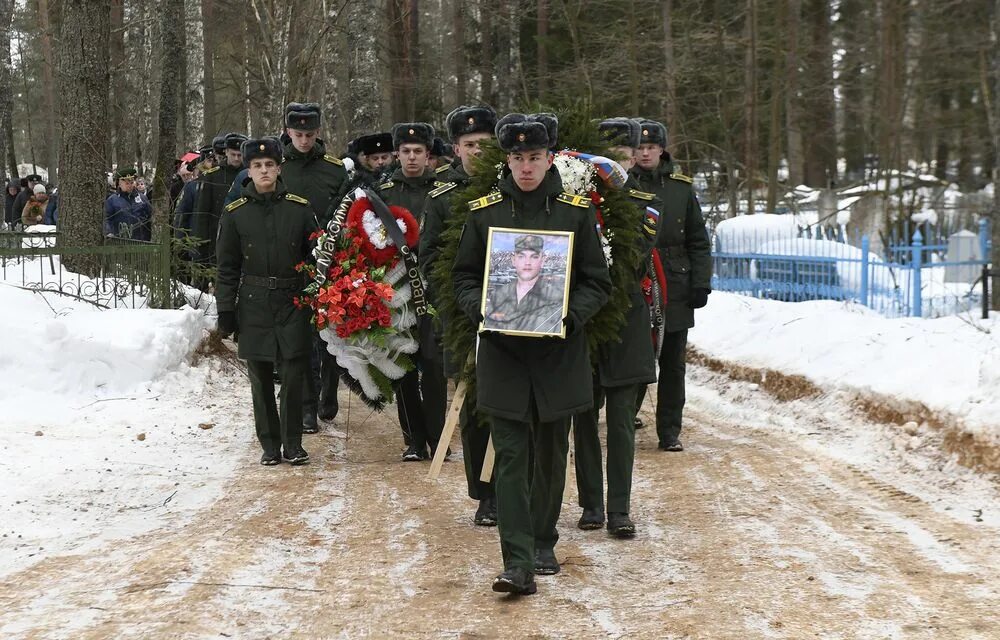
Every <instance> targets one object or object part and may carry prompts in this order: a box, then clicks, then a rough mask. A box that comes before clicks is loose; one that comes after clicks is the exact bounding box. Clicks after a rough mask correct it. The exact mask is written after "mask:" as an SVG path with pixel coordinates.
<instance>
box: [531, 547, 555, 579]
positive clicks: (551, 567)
mask: <svg viewBox="0 0 1000 640" xmlns="http://www.w3.org/2000/svg"><path fill="white" fill-rule="evenodd" d="M557 573H559V561H558V560H556V552H555V551H553V550H552V549H535V574H536V575H539V576H554V575H556V574H557Z"/></svg>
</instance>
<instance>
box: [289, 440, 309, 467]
mask: <svg viewBox="0 0 1000 640" xmlns="http://www.w3.org/2000/svg"><path fill="white" fill-rule="evenodd" d="M285 460H287V461H288V464H294V465H300V464H306V463H307V462H309V454H308V453H306V450H305V449H303V448H302V446H301V445H300V446H293V447H287V448H286V449H285Z"/></svg>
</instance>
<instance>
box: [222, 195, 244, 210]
mask: <svg viewBox="0 0 1000 640" xmlns="http://www.w3.org/2000/svg"><path fill="white" fill-rule="evenodd" d="M246 203H247V199H246V198H245V197H244V198H240V199H239V200H233V201H232V202H230V203H229V204H227V205H226V211H232V210H233V209H238V208H240V207H242V206H243V205H245V204H246Z"/></svg>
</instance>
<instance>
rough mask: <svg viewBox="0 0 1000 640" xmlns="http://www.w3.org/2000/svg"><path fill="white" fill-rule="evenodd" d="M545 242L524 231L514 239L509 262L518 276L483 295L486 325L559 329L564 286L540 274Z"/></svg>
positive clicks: (546, 330)
mask: <svg viewBox="0 0 1000 640" xmlns="http://www.w3.org/2000/svg"><path fill="white" fill-rule="evenodd" d="M544 248H545V241H544V240H543V239H542V237H541V236H537V235H531V234H525V235H521V236H517V237H516V238H515V239H514V256H513V257H512V258H511V264H512V265H513V266H514V271H515V272H516V274H517V277H516V278H514V279H513V280H511V281H510V282H507V283H505V284H503V285H501V286H499V287H497V289H496V290H495V291H493V292H489V291H487V294H486V314H485V316H486V318H485V320H483V322H484V324H485V328H487V329H489V330H491V331H507V332H511V331H524V332H529V333H558V332H560V331H561V330H562V317H563V290H564V288H563V286H562V283H557V282H554V281H553V280H552V279H551V278H548V277H545V276H542V267H543V265H544V259H545V254H544V253H543V249H544Z"/></svg>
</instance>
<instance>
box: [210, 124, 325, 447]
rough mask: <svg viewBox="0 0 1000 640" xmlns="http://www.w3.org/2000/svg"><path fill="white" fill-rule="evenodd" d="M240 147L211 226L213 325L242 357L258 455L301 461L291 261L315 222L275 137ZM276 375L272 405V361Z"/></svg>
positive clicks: (305, 317)
mask: <svg viewBox="0 0 1000 640" xmlns="http://www.w3.org/2000/svg"><path fill="white" fill-rule="evenodd" d="M242 152H243V154H244V156H243V157H244V158H246V160H247V163H248V166H249V170H250V182H248V183H247V184H246V185H245V186H244V187H243V196H242V197H241V198H240V199H239V200H236V201H235V202H232V203H230V204H229V205H228V206H227V207H226V212H225V214H224V215H223V217H222V220H221V222H220V226H219V242H218V265H219V276H218V290H217V294H216V300H217V304H218V308H219V331H220V332H221V333H222V334H223V335H228V334H231V333H237V334H238V336H239V357H240V358H242V359H244V360H246V361H247V370H248V372H249V374H250V389H251V392H252V394H253V415H254V423H255V425H256V429H257V438H258V440H260V445H261V447H262V448H263V450H264V453H263V455H262V456H261V459H260V463H261V464H263V465H275V464H278V463H279V462H281V459H282V455H283V456H284V458H285V460H287V461H288V462H290V463H292V464H305V463H306V462H308V461H309V454H307V453H306V451H305V449H303V448H302V389H303V386H304V382H305V375H306V369H307V367H308V365H309V353H310V351H311V349H312V346H313V342H312V331H311V329H310V326H309V310H308V309H307V308H303V309H300V308H297V307H296V306H295V304H294V302H293V298H294V297H295V296H296V295H298V293H299V292H300V291H301V290H302V288H303V287H304V286H305V282H304V280H303V277H302V275H301V274H299V273H297V272H296V271H295V266H296V265H297V264H299V263H300V262H302V261H304V260H309V259H310V254H311V252H312V242H311V241H310V239H309V237H310V235H312V233H313V232H314V231H316V229H317V228H318V227H319V224H318V222H317V220H316V216H314V215H313V212H312V208H311V207H310V206H309V201H308V200H306V199H305V198H303V197H301V196H298V195H295V194H292V193H289V192H288V191H287V190H286V189H285V186H284V184H283V183H282V181H281V179H280V178H279V174H280V173H281V165H280V163H281V143H279V142H278V140H277V139H275V138H262V139H259V140H247V141H246V142H245V143H244V144H243V148H242ZM275 367H277V370H278V372H280V374H281V379H282V380H283V382H282V385H281V392H280V399H281V408H280V412H279V409H278V407H277V405H276V404H275V401H274V378H273V374H274V368H275Z"/></svg>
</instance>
